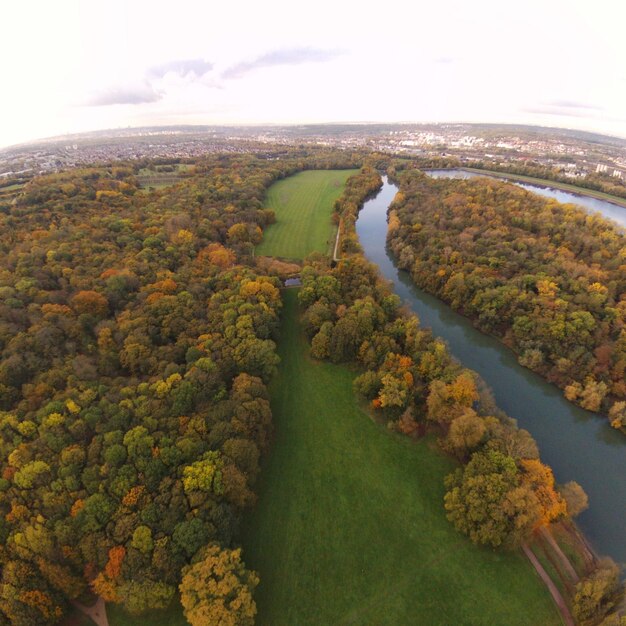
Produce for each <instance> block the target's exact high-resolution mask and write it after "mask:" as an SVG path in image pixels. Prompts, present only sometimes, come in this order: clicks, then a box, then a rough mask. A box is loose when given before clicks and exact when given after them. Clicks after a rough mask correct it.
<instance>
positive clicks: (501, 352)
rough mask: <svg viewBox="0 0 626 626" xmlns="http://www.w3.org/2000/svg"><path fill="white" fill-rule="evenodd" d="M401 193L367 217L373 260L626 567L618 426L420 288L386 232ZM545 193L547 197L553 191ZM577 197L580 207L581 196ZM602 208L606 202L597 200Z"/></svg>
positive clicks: (370, 204)
mask: <svg viewBox="0 0 626 626" xmlns="http://www.w3.org/2000/svg"><path fill="white" fill-rule="evenodd" d="M463 173H466V174H467V172H463ZM397 191H398V189H397V187H396V186H395V185H392V184H390V183H389V182H388V181H387V180H386V179H385V180H384V185H383V187H382V189H381V190H380V192H379V193H378V194H377V195H376V196H375V197H374V198H372V199H371V200H368V201H367V202H366V203H365V205H364V206H363V209H362V210H361V212H360V213H359V218H358V220H357V223H356V230H357V234H358V236H359V240H360V242H361V245H362V246H363V250H364V252H365V255H366V257H367V258H368V259H369V260H370V261H372V262H373V263H376V264H377V265H378V267H379V268H380V271H381V272H382V274H383V276H384V277H385V278H387V279H388V280H390V281H391V282H392V283H393V286H394V289H395V292H396V293H397V294H398V295H399V296H400V298H402V300H403V301H404V302H405V303H406V304H407V305H408V306H409V307H410V308H411V309H412V311H414V312H415V313H416V314H417V315H418V317H419V318H420V320H421V322H422V325H423V326H425V327H430V328H432V330H433V332H434V334H435V335H438V336H440V337H442V338H443V339H445V340H446V342H447V343H448V346H449V348H450V352H451V353H452V354H453V355H454V356H455V357H456V358H457V359H458V360H459V361H461V362H462V363H463V364H464V365H465V366H467V367H469V368H471V369H473V370H475V371H477V372H478V373H479V374H480V375H481V376H482V378H483V379H484V380H485V381H486V382H487V384H488V385H489V386H490V387H491V389H492V390H493V393H494V396H495V399H496V402H497V403H498V405H499V406H500V408H501V409H503V410H504V411H506V412H507V413H508V414H509V415H510V416H511V417H514V418H515V419H516V420H517V422H518V424H519V425H520V427H522V428H525V429H527V430H528V431H529V432H530V433H532V435H533V437H534V438H535V439H536V441H537V443H538V445H539V450H540V453H541V458H542V460H543V461H544V462H545V463H547V464H548V465H550V466H551V467H552V469H553V470H554V474H555V477H556V480H557V481H558V482H561V483H564V482H567V481H569V480H575V481H576V482H578V483H580V485H582V487H583V488H584V489H585V491H586V492H587V495H588V496H589V509H588V510H587V511H585V512H584V513H582V514H581V515H580V516H579V517H578V519H577V521H578V524H579V526H580V527H581V528H582V530H583V531H584V533H585V535H586V536H587V538H588V539H589V540H590V541H591V543H592V545H593V546H594V548H595V549H596V551H597V552H598V553H600V554H608V555H610V556H612V557H613V558H614V559H615V560H616V561H618V562H620V563H622V564H626V471H625V470H626V436H624V435H622V434H621V433H619V432H618V431H616V430H615V429H613V428H611V426H610V425H609V423H608V421H607V419H606V417H603V416H600V415H596V414H593V413H590V412H589V411H585V410H584V409H581V408H580V407H577V406H574V405H573V404H571V403H570V402H568V401H567V400H565V398H564V397H563V394H562V392H561V391H560V390H559V389H558V388H557V387H555V386H554V385H551V384H549V383H547V382H545V381H544V380H543V379H542V378H541V377H540V376H538V375H537V374H534V373H533V372H531V371H530V370H527V369H526V368H524V367H522V366H521V365H519V364H518V362H517V358H516V357H515V355H514V354H513V352H512V351H511V350H509V349H508V348H506V347H505V346H503V345H502V344H501V343H500V342H499V341H498V340H497V339H495V338H494V337H490V336H487V335H484V334H483V333H481V332H479V331H478V330H476V329H475V328H474V327H473V326H472V324H471V322H470V321H469V320H468V319H466V318H465V317H463V316H461V315H459V314H457V313H455V312H454V311H453V310H452V309H451V308H450V307H448V306H447V305H446V304H444V303H443V302H441V301H440V300H438V299H437V298H435V297H434V296H431V295H429V294H427V293H425V292H424V291H422V290H421V289H418V288H417V287H416V286H415V285H414V284H413V282H412V281H411V278H410V276H409V275H408V273H407V272H405V271H403V270H398V269H397V268H396V266H395V264H394V261H393V256H392V254H391V251H390V250H387V246H386V235H387V208H388V207H389V204H390V203H391V201H392V200H393V198H394V196H395V194H396V192H397ZM533 191H534V190H533ZM542 191H543V192H544V195H547V191H549V190H547V189H542ZM558 193H563V192H558ZM569 195H573V194H569ZM551 197H554V196H551ZM574 197H575V198H576V202H579V203H580V200H581V198H579V197H576V196H574ZM588 199H589V198H585V200H588ZM568 201H569V202H571V201H572V200H568ZM594 203H602V201H601V200H595V199H594ZM603 204H607V205H609V206H610V207H611V209H614V208H615V205H610V204H609V203H608V202H607V203H603ZM618 208H619V207H618ZM594 210H598V208H597V207H596V208H594ZM622 211H624V213H626V209H622Z"/></svg>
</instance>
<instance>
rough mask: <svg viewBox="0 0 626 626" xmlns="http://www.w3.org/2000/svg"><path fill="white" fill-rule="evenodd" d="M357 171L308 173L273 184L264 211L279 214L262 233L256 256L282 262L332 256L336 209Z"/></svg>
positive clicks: (318, 171) (315, 171) (317, 171)
mask: <svg viewBox="0 0 626 626" xmlns="http://www.w3.org/2000/svg"><path fill="white" fill-rule="evenodd" d="M357 172H358V170H309V171H306V172H300V173H299V174H295V175H294V176H289V177H288V178H285V179H284V180H280V181H278V182H277V183H274V184H273V185H272V186H271V187H270V188H269V190H268V192H267V198H266V200H265V205H264V206H265V207H266V208H268V209H273V210H274V211H275V212H276V223H275V224H272V225H271V226H269V227H268V228H267V229H266V230H265V232H264V233H263V241H262V242H261V244H260V245H259V246H257V249H256V253H257V254H259V255H262V256H274V257H280V258H283V259H303V258H305V257H306V256H307V255H309V254H311V252H324V253H326V252H330V251H331V249H332V246H333V245H334V243H335V241H334V238H335V233H336V227H335V226H334V225H333V223H332V221H331V215H332V212H333V205H334V203H335V200H337V198H339V196H340V195H341V193H342V191H343V188H344V185H345V183H346V181H347V180H348V178H350V176H353V175H354V174H356V173H357Z"/></svg>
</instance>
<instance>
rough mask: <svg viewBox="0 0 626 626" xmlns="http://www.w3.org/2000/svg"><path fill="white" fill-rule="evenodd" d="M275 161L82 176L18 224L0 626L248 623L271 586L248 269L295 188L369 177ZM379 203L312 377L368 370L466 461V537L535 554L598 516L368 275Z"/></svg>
mask: <svg viewBox="0 0 626 626" xmlns="http://www.w3.org/2000/svg"><path fill="white" fill-rule="evenodd" d="M267 156H270V157H271V158H265V157H264V156H263V155H260V156H250V155H238V156H232V155H230V156H224V155H215V156H211V157H208V158H204V159H198V160H197V161H196V162H195V163H194V164H186V165H188V166H191V167H186V168H185V178H184V180H181V181H180V182H179V183H177V184H175V185H174V186H171V187H163V188H162V189H157V190H154V191H145V190H141V189H140V186H139V183H138V180H137V177H136V176H135V174H136V173H137V172H136V170H135V168H134V167H133V166H130V165H123V164H122V165H115V166H109V167H98V168H88V169H83V170H74V171H71V172H67V173H62V174H58V175H51V176H47V177H42V178H38V179H34V180H32V181H30V182H29V183H28V184H27V185H26V186H25V187H24V188H23V190H20V192H19V193H18V194H17V195H16V196H15V199H14V200H12V201H10V202H9V201H5V202H3V203H2V202H0V257H1V259H2V262H1V263H0V267H2V270H0V407H1V410H2V413H1V414H0V476H1V478H0V512H1V513H2V515H1V516H0V546H1V549H0V568H1V572H0V624H2V623H7V624H15V625H18V626H22V625H23V626H26V625H29V626H30V625H35V626H36V625H38V624H41V625H43V624H50V623H54V622H56V621H58V620H60V619H62V617H63V616H64V614H66V613H67V611H68V609H69V607H70V603H71V601H74V600H80V601H85V602H86V601H88V600H89V598H90V597H93V594H97V595H100V596H101V597H103V598H104V599H105V600H107V601H108V602H113V603H118V604H120V605H122V606H123V607H124V608H125V609H126V610H127V611H128V612H129V613H131V614H136V615H140V614H142V613H145V612H146V611H148V610H150V609H157V608H163V607H167V606H171V604H172V602H175V601H177V600H176V598H177V597H180V601H181V602H182V605H183V608H184V613H185V616H186V617H187V619H188V620H189V621H190V622H191V623H192V624H194V625H199V624H204V623H207V621H208V622H209V623H213V622H214V623H223V624H233V625H234V624H243V625H245V624H251V623H253V621H254V616H255V614H256V606H255V602H254V600H253V595H252V594H253V591H254V589H255V587H256V586H257V584H258V581H259V578H258V575H257V573H255V572H253V571H251V570H250V569H248V568H246V566H245V564H244V559H245V554H244V555H242V553H241V551H240V549H239V546H238V543H237V532H236V531H237V527H238V524H239V520H240V519H241V517H242V512H243V511H244V509H246V508H247V507H249V506H251V505H252V504H253V503H254V502H255V500H256V496H255V493H254V485H255V482H256V479H257V476H258V473H259V459H260V457H261V455H262V454H263V453H264V452H265V451H267V449H268V447H269V444H270V441H271V438H272V434H271V433H272V425H271V411H270V405H269V402H268V391H267V388H266V384H267V383H268V382H269V381H270V380H271V378H272V377H273V375H274V372H275V370H276V366H277V364H278V360H279V359H278V355H277V351H276V340H277V338H278V328H279V324H278V320H279V312H280V310H281V306H282V301H281V297H280V292H279V289H278V287H279V281H278V279H277V278H276V277H275V276H273V275H271V274H272V272H273V270H272V267H271V264H270V265H269V266H268V265H264V266H263V267H264V268H265V269H264V270H263V271H260V270H259V269H258V268H257V266H256V264H255V262H254V259H253V256H252V252H253V249H254V246H255V245H258V244H259V243H260V242H261V241H262V237H263V230H264V229H265V228H266V227H267V226H269V225H270V224H272V222H273V221H274V219H275V215H274V213H273V212H272V211H271V210H269V209H267V208H264V204H263V200H264V197H265V193H266V190H267V188H268V187H269V186H270V185H271V184H272V183H273V182H274V181H276V180H279V179H281V178H283V177H285V176H288V175H290V174H293V173H296V172H298V171H301V170H303V169H311V168H322V169H333V168H342V169H349V168H354V167H358V166H360V165H362V163H363V158H364V157H363V155H362V154H349V153H334V152H330V151H325V150H317V151H313V152H311V153H310V154H304V153H302V152H301V151H297V150H294V151H292V152H289V151H287V153H285V150H284V149H283V150H282V152H281V153H280V155H279V156H280V158H276V154H273V153H271V151H270V152H268V155H267ZM379 183H380V178H379V176H378V174H377V173H376V171H375V170H374V169H372V168H371V167H366V168H364V169H363V170H362V171H361V173H360V174H359V175H358V176H355V177H352V178H351V179H349V180H348V182H347V184H346V188H345V191H344V193H343V195H342V197H341V198H340V199H339V200H338V202H337V204H336V210H337V216H338V222H339V227H340V229H341V230H340V232H341V235H342V248H343V250H344V252H345V253H351V254H350V255H349V256H348V258H346V259H345V260H342V261H341V262H340V263H339V264H338V265H337V266H336V267H331V266H330V264H329V260H328V258H325V257H321V256H318V257H313V258H312V259H310V260H309V261H308V262H307V263H306V266H305V268H304V269H303V271H302V278H303V283H304V284H303V287H302V289H301V291H300V301H301V303H302V305H303V307H305V309H306V311H305V313H304V317H303V324H304V328H305V330H306V332H307V333H308V335H309V337H311V338H312V354H313V355H314V356H315V357H317V358H326V359H329V360H331V361H335V362H341V361H345V362H350V361H355V362H357V363H359V364H360V366H362V367H363V368H364V369H365V373H363V374H361V375H359V376H358V377H357V378H356V380H355V383H354V384H355V389H356V391H357V392H358V394H359V396H360V397H362V398H363V400H364V401H367V402H368V403H369V404H370V406H371V410H372V411H373V412H374V413H375V414H376V415H377V416H378V417H379V418H381V419H383V420H384V421H387V422H388V423H389V424H390V427H392V428H393V429H394V430H397V431H399V432H403V433H406V434H409V435H414V436H415V435H421V434H422V433H423V431H424V430H429V431H431V432H434V433H436V434H437V435H438V436H439V437H440V439H441V441H442V445H443V447H444V448H445V449H446V450H448V451H449V452H451V453H452V454H453V455H454V456H456V457H457V459H458V460H459V461H461V463H462V465H461V466H460V467H459V469H458V470H456V472H453V473H452V474H451V475H450V477H449V478H448V479H447V484H446V489H447V494H446V496H445V506H446V510H447V514H448V518H449V519H450V520H451V521H452V522H453V524H454V526H455V527H456V528H457V529H458V530H460V531H461V532H462V533H464V534H467V535H468V536H469V537H470V538H471V539H472V540H473V541H474V542H476V543H480V544H486V545H490V546H510V547H513V546H516V545H517V544H519V543H520V542H522V541H524V540H526V539H527V538H528V537H529V536H530V535H531V533H532V531H533V530H534V529H535V528H537V527H538V526H541V525H545V524H547V523H548V522H549V521H551V520H553V519H556V518H558V517H560V516H563V515H565V514H566V512H567V507H568V505H569V507H570V512H571V513H573V512H575V510H576V509H578V508H581V506H582V505H581V502H582V500H583V499H584V498H583V496H582V494H581V492H580V490H579V489H577V488H576V486H575V485H569V486H568V487H567V488H566V489H565V490H564V491H563V493H560V492H559V491H558V490H557V489H556V488H555V486H554V481H553V478H552V474H551V472H550V470H549V468H547V467H546V466H544V465H543V464H542V463H541V462H540V461H539V459H538V454H537V451H536V446H534V442H533V441H532V438H531V437H530V436H529V435H528V433H525V432H524V431H519V430H518V429H517V428H516V427H515V425H514V424H513V423H512V422H511V421H510V420H508V419H507V418H506V416H503V415H501V414H499V412H498V411H497V409H496V408H495V407H494V406H493V405H492V404H491V403H490V401H489V398H488V394H485V393H484V392H482V391H481V388H480V383H479V381H478V380H477V379H476V377H475V376H474V374H473V373H471V372H469V371H467V370H464V369H463V368H462V367H461V366H460V365H459V364H457V363H455V362H453V361H452V359H451V358H450V356H449V355H448V353H447V351H446V349H445V346H444V345H443V344H442V343H441V342H440V341H438V340H436V339H434V338H433V337H432V336H431V334H430V333H429V332H428V331H427V330H424V329H422V328H420V326H419V323H418V322H417V320H416V319H415V318H413V317H410V316H406V315H404V313H403V312H402V311H401V309H400V308H399V302H398V298H397V297H396V296H394V295H393V294H391V293H390V292H389V290H388V288H387V287H386V285H384V284H383V283H382V281H381V280H380V278H379V276H378V275H377V273H376V270H375V268H374V267H373V266H371V265H369V264H368V263H367V262H365V261H364V259H363V258H362V257H361V256H360V255H359V254H358V241H357V240H356V235H355V234H354V228H353V225H354V220H355V219H356V215H357V213H358V208H359V206H360V204H361V203H362V201H363V199H364V198H365V197H366V196H367V195H368V194H369V193H371V192H372V191H374V190H375V189H376V188H377V186H378V185H379ZM318 445H323V442H319V443H318ZM416 453H417V451H416ZM429 479H430V477H429ZM415 488H416V489H417V488H418V485H417V482H416V487H415ZM339 497H341V496H340V495H339ZM503 513H504V514H503ZM390 539H391V538H388V537H384V538H381V541H388V540H390ZM242 556H243V558H242ZM587 573H588V574H589V578H588V579H586V580H584V581H583V582H581V583H580V587H579V589H578V590H577V593H576V597H575V599H574V609H575V611H576V612H577V614H578V615H579V616H580V618H581V621H582V620H587V622H588V623H595V621H599V620H600V619H601V618H602V617H603V616H604V615H605V614H608V613H609V612H610V611H611V610H612V609H613V607H614V605H615V603H616V602H617V601H618V598H619V583H618V580H617V570H616V569H615V568H612V566H606V567H600V568H597V569H596V570H595V571H593V572H587ZM260 574H261V578H262V576H263V572H260ZM200 581H204V584H200ZM594 620H595V621H594Z"/></svg>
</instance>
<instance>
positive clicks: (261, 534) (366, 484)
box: [242, 290, 561, 626]
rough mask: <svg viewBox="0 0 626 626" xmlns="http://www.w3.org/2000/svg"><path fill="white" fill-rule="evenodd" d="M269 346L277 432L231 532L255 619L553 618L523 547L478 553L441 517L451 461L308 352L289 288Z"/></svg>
mask: <svg viewBox="0 0 626 626" xmlns="http://www.w3.org/2000/svg"><path fill="white" fill-rule="evenodd" d="M280 354H281V358H282V363H281V365H280V370H279V374H278V376H277V378H276V380H275V381H274V382H273V388H272V409H273V414H274V421H275V425H276V439H275V441H274V442H273V445H272V450H271V453H270V456H269V458H268V459H267V461H266V463H265V465H264V468H263V472H262V475H261V484H260V485H259V502H258V505H257V508H256V509H255V510H254V511H253V512H251V513H250V514H249V515H248V516H247V517H246V519H245V523H244V527H243V534H242V543H243V546H244V558H245V561H246V564H247V566H248V567H251V568H254V569H256V570H257V571H258V572H259V573H260V576H261V584H260V586H259V588H258V590H257V594H256V597H257V604H258V608H259V616H258V619H257V624H258V626H281V625H285V626H304V625H309V624H310V625H313V624H315V625H319V624H376V625H377V626H378V625H380V626H383V625H392V624H393V625H396V624H397V625H404V624H428V625H429V626H434V625H437V624H441V625H444V624H445V625H446V626H448V625H450V624H472V625H479V624H485V625H486V624H490V625H493V624H507V626H513V625H520V626H521V625H536V624H542V626H549V625H553V624H560V623H561V621H560V617H559V616H558V614H557V611H556V609H555V608H554V606H553V605H552V601H551V599H550V596H549V594H548V592H547V590H546V589H545V588H544V587H543V585H542V584H541V582H540V580H539V579H538V577H537V576H536V575H535V573H534V571H533V569H532V567H531V565H530V564H529V563H528V562H527V561H526V559H525V558H524V557H523V556H522V555H521V554H519V553H515V554H502V553H496V552H492V551H489V550H482V549H479V548H477V547H475V546H474V545H472V544H471V543H470V542H469V541H468V540H466V539H465V538H463V537H462V536H460V535H459V534H457V533H456V532H455V531H454V530H453V528H452V526H451V525H450V524H449V523H448V521H447V520H446V518H445V515H444V510H443V502H442V500H443V493H444V488H443V484H442V483H443V476H444V475H445V474H446V473H448V472H449V471H450V469H451V468H452V462H451V461H450V460H449V459H448V458H446V457H443V456H442V455H440V454H439V453H438V452H437V451H435V450H433V449H432V448H431V447H429V444H428V442H426V441H421V442H419V443H417V444H416V443H414V442H412V441H410V440H408V439H406V438H403V437H400V436H397V435H394V434H392V433H390V432H388V431H387V430H386V429H385V428H384V427H382V426H380V425H378V424H376V423H374V422H373V421H372V420H370V419H369V418H368V417H367V416H366V415H365V414H364V413H363V412H362V411H361V410H359V408H358V407H357V405H356V403H355V399H354V396H353V393H352V380H353V378H354V376H355V374H354V372H352V371H351V370H349V369H348V368H346V367H341V366H336V365H332V364H328V363H318V362H314V361H312V360H310V358H309V357H308V347H307V345H306V341H305V339H304V337H303V336H302V334H301V330H300V326H299V324H298V322H297V302H296V291H295V290H287V291H286V292H285V310H284V318H283V324H282V336H281V343H280Z"/></svg>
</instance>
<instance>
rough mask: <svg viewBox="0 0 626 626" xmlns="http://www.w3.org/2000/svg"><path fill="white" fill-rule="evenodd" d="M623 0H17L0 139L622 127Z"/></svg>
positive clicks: (6, 35)
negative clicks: (107, 133) (197, 127)
mask: <svg viewBox="0 0 626 626" xmlns="http://www.w3.org/2000/svg"><path fill="white" fill-rule="evenodd" d="M625 18H626V3H623V2H622V0H593V2H592V1H591V0H567V1H565V0H525V2H523V3H522V2H516V3H513V2H506V1H503V0H498V1H497V2H496V1H492V0H473V1H472V2H468V1H467V0H462V1H459V0H446V1H445V2H434V1H433V0H430V1H429V2H423V1H422V0H412V1H411V0H407V1H401V2H399V1H394V0H390V1H388V2H371V1H369V0H316V2H314V3H313V2H310V3H300V2H295V1H294V0H288V1H286V0H268V1H263V0H255V1H248V0H229V1H226V0H223V1H216V0H204V1H197V0H195V1H191V0H174V1H173V0H169V1H168V2H162V1H161V0H150V1H144V0H123V1H120V0H107V1H106V2H102V0H88V1H82V2H81V1H79V0H54V2H50V0H42V1H35V0H20V2H6V3H4V4H3V7H2V23H3V28H2V34H1V35H0V59H2V61H0V70H1V76H2V94H1V96H0V112H1V113H2V115H0V147H4V146H8V145H12V144H16V143H20V142H24V141H30V140H34V139H38V138H43V137H49V136H55V135H62V134H65V133H74V132H83V131H88V130H100V129H107V128H124V127H129V126H131V127H134V126H152V125H169V124H267V123H273V124H291V123H324V122H464V121H465V122H493V123H525V124H537V125H542V126H557V127H564V128H576V129H582V130H589V131H597V132H601V133H605V134H611V135H617V136H621V137H626V37H624V36H623V34H622V31H623V24H624V23H626V20H625Z"/></svg>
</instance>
